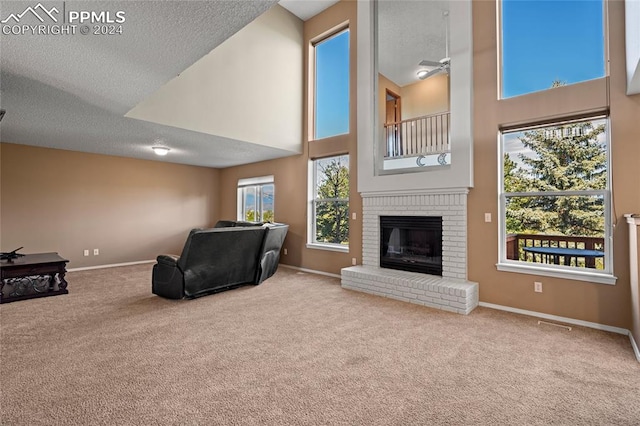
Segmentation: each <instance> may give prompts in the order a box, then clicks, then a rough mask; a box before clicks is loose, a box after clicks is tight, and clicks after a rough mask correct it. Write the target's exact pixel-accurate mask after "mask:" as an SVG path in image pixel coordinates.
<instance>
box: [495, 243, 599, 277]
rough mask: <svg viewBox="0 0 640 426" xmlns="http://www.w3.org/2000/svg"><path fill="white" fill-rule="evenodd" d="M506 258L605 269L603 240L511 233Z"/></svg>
mask: <svg viewBox="0 0 640 426" xmlns="http://www.w3.org/2000/svg"><path fill="white" fill-rule="evenodd" d="M506 255H507V259H511V260H520V261H523V262H533V263H549V264H556V265H565V266H577V267H582V268H594V269H604V238H600V237H576V236H565V235H545V234H509V235H507V252H506Z"/></svg>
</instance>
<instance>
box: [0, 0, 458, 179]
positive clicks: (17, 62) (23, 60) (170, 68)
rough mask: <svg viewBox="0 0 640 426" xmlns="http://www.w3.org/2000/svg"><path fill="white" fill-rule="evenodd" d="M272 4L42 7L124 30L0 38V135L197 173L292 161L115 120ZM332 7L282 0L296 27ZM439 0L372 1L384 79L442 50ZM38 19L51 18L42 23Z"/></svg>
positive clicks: (16, 7) (29, 20)
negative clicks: (96, 15)
mask: <svg viewBox="0 0 640 426" xmlns="http://www.w3.org/2000/svg"><path fill="white" fill-rule="evenodd" d="M275 3H276V0H242V1H238V0H234V1H229V0H217V1H184V0H183V1H110V2H107V1H65V2H62V1H51V2H50V1H46V2H43V4H44V5H45V6H46V7H47V8H49V10H50V8H51V7H57V8H58V9H59V10H60V11H62V10H65V11H67V12H68V11H71V10H84V11H96V12H99V11H109V12H111V13H112V14H115V12H116V11H124V12H125V17H126V21H125V22H124V23H122V29H123V33H122V34H121V35H93V34H88V35H82V34H80V33H79V32H77V33H76V34H75V35H29V34H20V35H14V34H10V35H5V34H3V35H2V36H1V37H0V107H2V108H3V109H6V110H7V113H6V115H5V116H4V118H3V120H2V122H1V123H0V140H1V141H3V142H9V143H17V144H26V145H35V146H43V147H50V148H59V149H67V150H74V151H84V152H92V153H99V154H107V155H116V156H124V157H134V158H143V159H151V160H159V161H170V162H176V163H183V164H192V165H199V166H208V167H229V166H234V165H239V164H247V163H252V162H256V161H261V160H267V159H272V158H279V157H283V156H288V155H294V154H295V153H294V152H290V151H285V150H282V149H276V148H271V147H267V146H264V145H257V144H251V143H247V142H243V141H238V140H232V139H228V138H223V137H219V136H212V135H208V134H204V133H199V132H194V131H188V130H184V129H179V128H175V127H169V126H163V125H160V124H155V123H151V122H145V121H140V120H135V119H131V118H126V117H124V115H125V114H126V113H127V111H129V110H130V109H131V108H133V107H134V106H135V105H137V104H138V103H139V102H140V101H142V100H144V99H146V98H147V97H149V96H150V95H151V94H152V93H154V92H155V91H156V90H157V89H158V88H159V87H161V86H162V85H163V84H165V83H167V82H168V81H169V80H171V79H172V78H174V77H175V76H177V75H178V74H179V73H181V72H182V71H183V70H185V69H186V68H188V67H189V66H191V65H192V64H194V63H195V62H196V61H198V60H199V59H200V58H202V57H203V56H205V55H206V54H207V53H209V52H210V51H211V50H213V49H214V48H215V47H216V46H218V45H219V44H221V43H222V42H224V41H225V40H226V39H227V38H229V37H230V36H231V35H233V34H235V33H236V32H237V31H239V30H240V29H242V28H243V27H244V26H245V25H247V24H248V23H250V22H251V21H253V20H254V19H255V18H256V17H258V16H260V15H261V14H262V13H263V12H265V11H266V10H268V9H269V8H270V7H271V6H273V5H274V4H275ZM333 3H335V1H334V0H283V1H282V5H283V6H284V7H285V8H287V9H289V10H290V11H291V12H292V13H294V14H296V15H297V16H299V17H300V18H301V19H303V20H305V19H308V18H309V17H310V16H313V15H314V14H316V13H318V12H320V11H322V10H324V9H325V8H327V7H329V6H331V5H332V4H333ZM37 4H38V2H37V0H34V1H5V0H2V2H1V3H0V19H1V20H6V19H7V18H8V17H9V16H10V15H11V14H12V13H13V14H21V13H22V12H24V11H25V9H26V7H28V6H31V7H36V5H37ZM446 4H447V3H446V2H441V1H402V0H401V1H394V0H382V1H381V4H380V31H381V32H382V36H381V40H380V51H381V54H380V60H381V63H380V70H381V72H382V73H383V74H385V75H386V76H387V77H389V78H391V79H392V80H394V81H396V82H397V83H398V84H401V85H404V84H407V83H408V82H412V81H416V80H415V73H416V71H417V69H418V66H417V64H418V62H420V61H421V60H422V59H434V60H437V59H439V58H440V57H442V56H443V55H444V24H443V20H442V10H444V9H446ZM21 19H22V20H21V22H20V24H30V25H36V24H40V22H38V20H37V19H36V18H35V17H34V16H33V15H30V14H26V15H25V16H23V17H22V18H21ZM45 19H48V18H46V17H45ZM9 23H10V21H9ZM48 23H51V22H44V24H48ZM412 40H418V41H419V43H414V42H412ZM398 46H402V48H401V49H398ZM430 46H431V47H430ZM433 46H436V47H435V48H434V47H433ZM256 78H259V76H258V75H257V77H256ZM156 141H159V143H160V144H163V145H167V146H169V147H170V148H171V152H170V154H169V155H168V156H166V157H157V156H155V155H154V154H153V153H152V151H151V149H150V147H151V146H152V145H154V144H156Z"/></svg>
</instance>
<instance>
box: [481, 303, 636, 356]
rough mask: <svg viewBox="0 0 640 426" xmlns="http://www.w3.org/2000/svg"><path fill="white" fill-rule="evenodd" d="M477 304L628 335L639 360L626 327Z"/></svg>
mask: <svg viewBox="0 0 640 426" xmlns="http://www.w3.org/2000/svg"><path fill="white" fill-rule="evenodd" d="M478 306H483V307H485V308H490V309H497V310H499V311H506V312H513V313H515V314H522V315H529V316H531V317H537V318H544V319H548V320H551V321H557V322H563V323H566V324H573V325H580V326H582V327H589V328H595V329H596V330H603V331H610V332H612V333H617V334H623V335H625V336H629V340H630V341H631V347H632V348H633V353H634V354H635V356H636V360H637V361H638V362H640V349H639V348H638V345H637V344H636V341H635V339H634V338H633V334H631V332H630V331H629V330H627V329H626V328H620V327H612V326H610V325H604V324H598V323H597V322H590V321H583V320H578V319H574V318H567V317H561V316H558V315H550V314H543V313H542V312H536V311H527V310H526V309H518V308H512V307H510V306H503V305H495V304H493V303H487V302H480V303H479V304H478Z"/></svg>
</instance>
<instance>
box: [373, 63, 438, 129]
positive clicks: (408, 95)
mask: <svg viewBox="0 0 640 426" xmlns="http://www.w3.org/2000/svg"><path fill="white" fill-rule="evenodd" d="M387 89H388V90H390V91H392V92H393V93H395V94H397V95H399V96H400V99H401V100H400V102H401V114H402V119H403V120H408V119H410V118H415V117H421V116H423V115H431V114H436V113H439V112H443V111H448V110H449V78H448V77H447V76H446V75H442V74H441V75H437V76H433V77H431V78H428V79H426V80H422V81H418V82H416V83H413V84H408V85H406V86H404V87H400V86H398V85H397V84H395V83H394V82H393V81H391V80H390V79H388V78H387V77H385V76H384V75H382V74H378V120H379V121H378V123H384V122H385V121H386V120H385V118H386V115H385V110H386V99H387V97H386V94H387V92H386V91H387Z"/></svg>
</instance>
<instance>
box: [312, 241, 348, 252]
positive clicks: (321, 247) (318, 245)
mask: <svg viewBox="0 0 640 426" xmlns="http://www.w3.org/2000/svg"><path fill="white" fill-rule="evenodd" d="M307 248H310V249H317V250H328V251H337V252H340V253H349V246H343V245H340V244H322V243H307Z"/></svg>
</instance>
